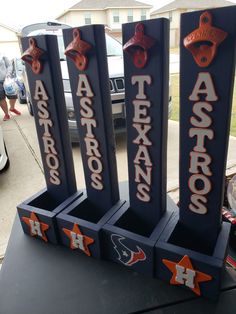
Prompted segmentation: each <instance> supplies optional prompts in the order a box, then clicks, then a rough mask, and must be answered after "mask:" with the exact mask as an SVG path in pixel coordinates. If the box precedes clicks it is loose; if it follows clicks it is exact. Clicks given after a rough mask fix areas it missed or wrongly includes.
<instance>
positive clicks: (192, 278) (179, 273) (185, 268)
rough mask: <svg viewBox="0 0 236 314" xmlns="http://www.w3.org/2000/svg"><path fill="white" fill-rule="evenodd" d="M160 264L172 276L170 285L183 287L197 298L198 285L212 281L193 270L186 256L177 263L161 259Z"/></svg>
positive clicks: (210, 278) (207, 276)
mask: <svg viewBox="0 0 236 314" xmlns="http://www.w3.org/2000/svg"><path fill="white" fill-rule="evenodd" d="M162 262H163V263H164V264H165V265H166V267H167V268H169V270H170V271H171V272H172V274H173V275H172V277H171V279H170V284H172V285H185V286H187V287H189V288H190V289H191V290H192V291H193V292H194V293H196V294H197V295H199V296H200V295H201V290H200V286H199V283H200V282H204V281H209V280H212V276H210V275H207V274H205V273H202V272H200V271H198V270H195V269H194V268H193V265H192V263H191V261H190V258H189V257H188V256H187V255H185V256H184V257H183V258H182V259H181V261H180V262H178V263H175V262H172V261H169V260H167V259H163V260H162Z"/></svg>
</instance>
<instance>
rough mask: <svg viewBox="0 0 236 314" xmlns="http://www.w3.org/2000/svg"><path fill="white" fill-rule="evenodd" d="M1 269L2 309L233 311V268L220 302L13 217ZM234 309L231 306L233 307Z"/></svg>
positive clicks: (14, 312) (9, 312)
mask: <svg viewBox="0 0 236 314" xmlns="http://www.w3.org/2000/svg"><path fill="white" fill-rule="evenodd" d="M12 230H13V231H12V233H11V237H10V240H9V244H8V248H7V252H6V255H5V258H4V262H3V265H2V269H1V272H0V314H21V313H22V314H28V313H34V314H42V313H45V314H68V313H70V314H74V313H76V314H77V313H86V314H87V313H89V314H90V313H92V314H95V313H102V314H106V313H109V314H111V313H112V314H116V313H122V314H123V313H136V312H138V313H144V312H149V311H150V312H149V313H190V312H191V313H208V314H209V313H224V314H225V313H233V312H234V311H235V308H236V272H235V271H233V270H232V269H228V270H227V271H226V272H225V275H224V280H223V285H222V292H221V295H220V298H219V300H218V302H212V301H208V300H206V299H203V298H197V297H195V296H194V295H193V294H192V293H191V292H189V291H187V290H184V289H182V288H179V287H174V286H170V285H168V284H167V283H165V282H162V281H160V280H158V279H153V278H148V277H146V276H144V275H142V274H137V273H135V272H133V271H130V270H128V269H126V268H125V267H122V266H119V265H117V264H113V263H111V262H106V261H101V260H96V259H94V258H88V257H86V256H84V255H83V254H82V253H79V252H72V251H70V250H69V249H68V248H65V247H62V246H54V245H51V244H46V243H44V242H42V241H39V240H37V239H34V238H31V237H29V236H27V235H25V234H24V233H23V232H22V230H21V226H20V222H19V219H18V217H16V219H15V222H14V226H13V229H12ZM233 309H234V310H233Z"/></svg>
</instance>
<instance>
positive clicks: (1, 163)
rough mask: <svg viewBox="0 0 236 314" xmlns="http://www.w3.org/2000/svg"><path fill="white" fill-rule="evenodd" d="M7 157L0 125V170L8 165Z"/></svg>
mask: <svg viewBox="0 0 236 314" xmlns="http://www.w3.org/2000/svg"><path fill="white" fill-rule="evenodd" d="M9 164H10V162H9V158H8V154H7V149H6V144H5V141H4V138H3V131H2V128H1V126H0V171H3V170H6V169H7V168H8V167H9Z"/></svg>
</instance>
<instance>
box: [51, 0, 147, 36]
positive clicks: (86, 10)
mask: <svg viewBox="0 0 236 314" xmlns="http://www.w3.org/2000/svg"><path fill="white" fill-rule="evenodd" d="M151 8H152V6H151V5H148V4H146V3H142V2H139V1H134V0H81V1H80V2H78V3H77V4H75V5H73V6H72V7H71V8H69V9H68V10H66V11H65V12H63V13H62V14H61V15H59V16H58V17H57V18H56V19H57V20H58V21H60V22H63V23H66V24H69V25H71V26H81V25H88V24H104V25H106V26H107V28H108V31H109V32H110V33H111V34H112V35H113V36H114V37H116V38H117V39H118V40H120V41H121V38H122V35H121V25H122V24H123V23H127V22H133V21H140V20H146V19H149V18H150V10H151Z"/></svg>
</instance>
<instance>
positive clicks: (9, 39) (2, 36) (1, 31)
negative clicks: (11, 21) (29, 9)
mask: <svg viewBox="0 0 236 314" xmlns="http://www.w3.org/2000/svg"><path fill="white" fill-rule="evenodd" d="M0 52H1V53H2V54H5V55H6V56H7V57H8V58H9V59H12V58H14V57H19V56H20V48H19V43H18V37H17V31H16V30H15V29H13V28H11V27H9V26H6V25H4V24H2V23H0Z"/></svg>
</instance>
